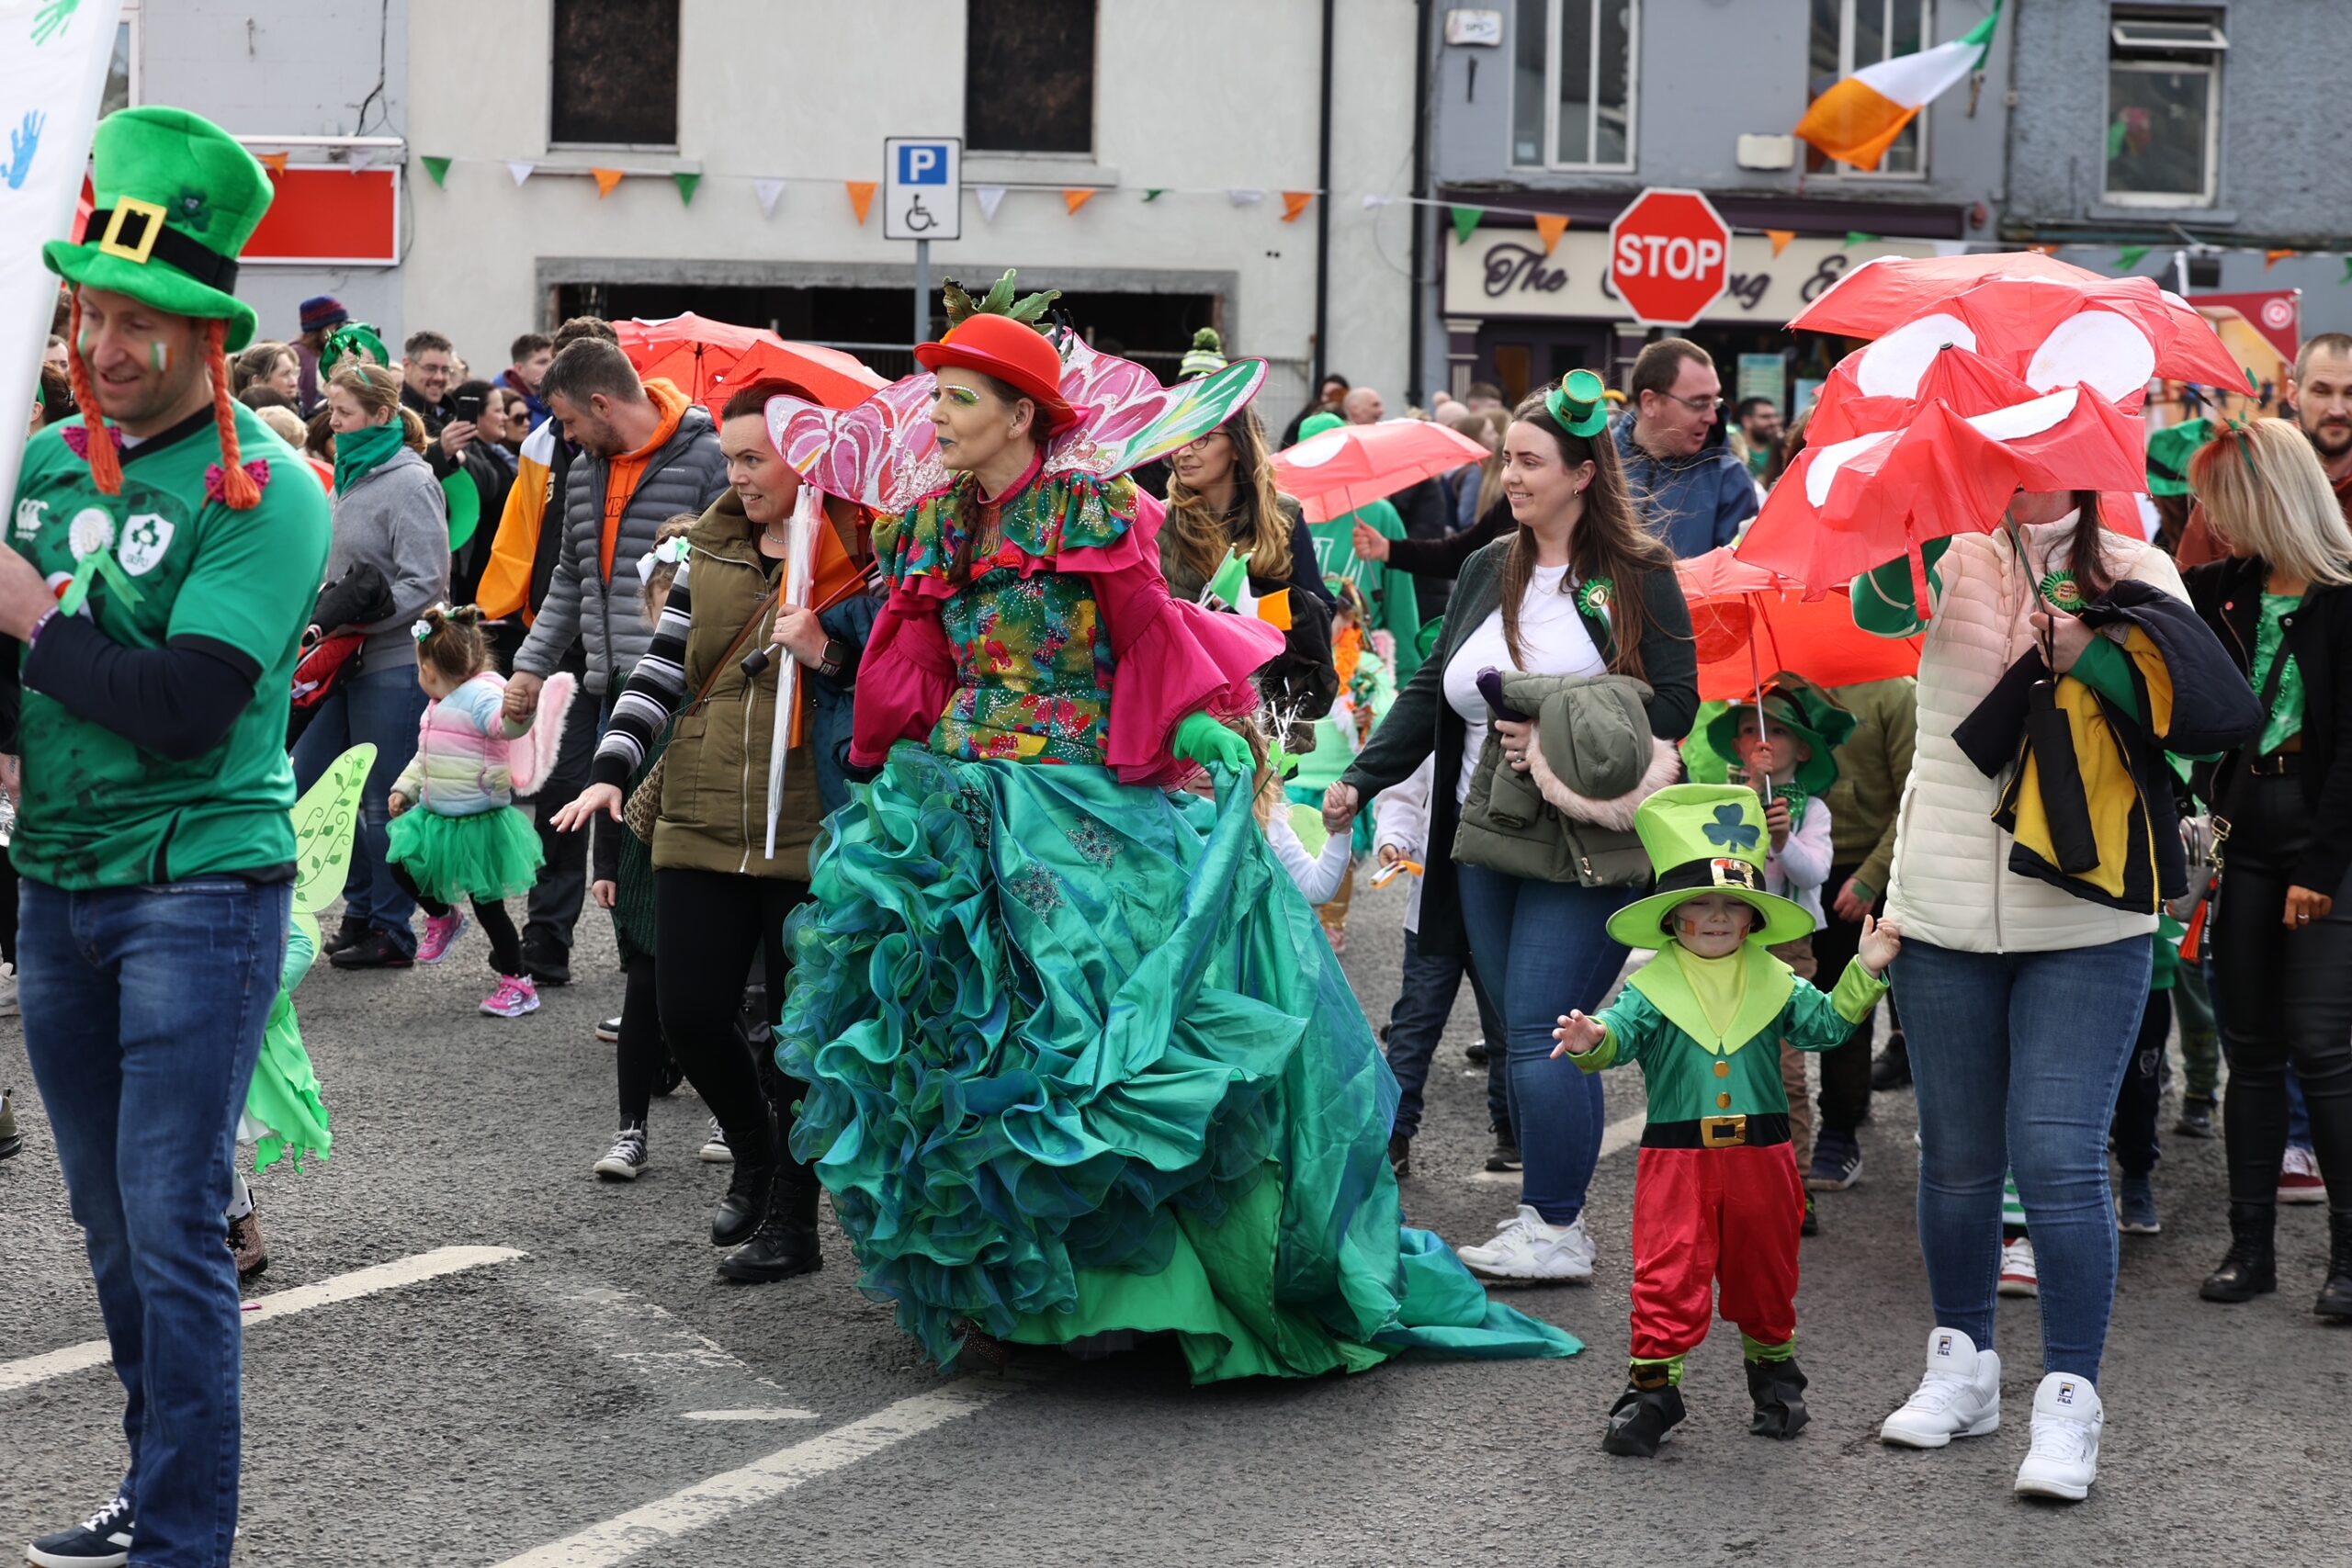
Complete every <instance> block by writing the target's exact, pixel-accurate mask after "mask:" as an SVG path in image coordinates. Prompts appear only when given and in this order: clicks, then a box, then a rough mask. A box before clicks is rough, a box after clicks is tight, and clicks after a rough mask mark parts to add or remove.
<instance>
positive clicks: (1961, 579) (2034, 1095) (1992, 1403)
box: [1854, 491, 2186, 1500]
mask: <svg viewBox="0 0 2352 1568" xmlns="http://www.w3.org/2000/svg"><path fill="white" fill-rule="evenodd" d="M1939 543H1941V544H1942V545H1943V548H1942V549H1941V551H1940V553H1939V551H1938V550H1937V548H1936V547H1934V546H1930V547H1928V551H1927V554H1928V562H1929V570H1928V577H1929V592H1930V595H1931V597H1932V600H1933V608H1934V615H1933V617H1932V618H1931V619H1928V618H1924V617H1922V616H1920V615H1918V614H1917V610H1916V608H1915V606H1914V604H1912V596H1913V589H1912V579H1911V575H1910V566H1909V563H1908V562H1907V561H1896V562H1894V563H1892V564H1891V565H1890V566H1888V567H1883V568H1881V569H1880V570H1877V571H1875V572H1873V573H1871V574H1869V575H1867V576H1865V577H1862V578H1859V579H1857V580H1856V581H1855V583H1854V618H1855V620H1856V621H1857V622H1858V623H1860V625H1861V626H1863V627H1865V628H1866V629H1868V630H1871V631H1875V632H1880V633H1883V634H1886V635H1890V636H1911V635H1917V633H1919V632H1921V631H1923V630H1924V631H1925V632H1926V634H1927V639H1928V640H1927V647H1926V649H1925V651H1924V652H1923V654H1922V656H1921V658H1920V663H1919V724H1918V745H1917V752H1916V755H1915V757H1914V761H1913V763H1912V770H1911V778H1910V782H1909V784H1907V785H1906V786H1905V790H1904V793H1903V804H1902V807H1901V808H1900V814H1899V816H1898V818H1897V828H1896V838H1895V848H1894V876H1893V878H1892V886H1890V887H1889V888H1888V890H1887V918H1888V919H1893V920H1899V921H1900V922H1901V923H1902V926H1903V936H1904V944H1903V956H1902V958H1900V959H1899V960H1897V961H1896V963H1895V965H1894V984H1895V987H1896V995H1897V996H1898V997H1899V998H1901V1000H1902V1007H1903V1021H1904V1025H1905V1032H1907V1034H1908V1036H1909V1040H1910V1047H1911V1069H1912V1074H1913V1077H1914V1079H1915V1081H1916V1082H1917V1086H1918V1094H1919V1244H1920V1250H1921V1251H1922V1252H1923V1253H1924V1254H1925V1256H1926V1259H1927V1266H1928V1292H1929V1295H1930V1296H1931V1298H1932V1300H1933V1304H1934V1307H1935V1314H1936V1328H1935V1331H1934V1333H1933V1334H1932V1335H1931V1336H1930V1337H1929V1338H1928V1371H1927V1375H1926V1377H1925V1379H1924V1380H1923V1381H1922V1382H1920V1384H1919V1387H1918V1390H1917V1392H1916V1393H1913V1394H1912V1396H1911V1398H1910V1400H1909V1402H1908V1403H1906V1404H1905V1405H1904V1406H1903V1407H1902V1408H1901V1409H1900V1410H1897V1411H1896V1412H1895V1413H1894V1415H1893V1416H1889V1417H1888V1418H1887V1421H1886V1424H1885V1426H1884V1427H1883V1428H1882V1429H1881V1431H1880V1436H1881V1438H1883V1439H1884V1440H1885V1441H1887V1442H1890V1443H1896V1444H1901V1445H1904V1446H1907V1447H1913V1448H1942V1447H1943V1446H1944V1445H1945V1444H1947V1443H1949V1442H1950V1441H1951V1439H1952V1438H1957V1437H1977V1436H1981V1435H1983V1434H1985V1433H1988V1432H1991V1431H1992V1430H1994V1429H1995V1428H1996V1427H1997V1426H1998V1425H1999V1424H2000V1400H2001V1385H2000V1359H1999V1358H1998V1357H1997V1356H1996V1354H1995V1353H1994V1351H1993V1347H1992V1341H1993V1322H1994V1302H1995V1294H1994V1289H1995V1276H1996V1269H1997V1259H1998V1258H1999V1255H2000V1250H2001V1181H2002V1175H2003V1172H2004V1171H2005V1170H2008V1169H2013V1170H2014V1171H2015V1173H2016V1176H2017V1184H2018V1192H2019V1194H2020V1195H2021V1196H2022V1197H2023V1199H2024V1201H2025V1208H2026V1213H2027V1215H2028V1217H2029V1218H2030V1221H2031V1224H2032V1227H2033V1240H2034V1247H2035V1251H2036V1253H2037V1255H2038V1261H2039V1264H2040V1269H2041V1320H2042V1343H2043V1351H2042V1363H2043V1369H2044V1372H2045V1375H2044V1377H2043V1378H2042V1380H2041V1386H2040V1388H2039V1389H2038V1391H2037V1392H2036V1394H2035V1398H2034V1407H2033V1441H2032V1448H2031V1451H2030V1453H2029V1454H2028V1455H2027V1457H2026V1460H2025V1462H2024V1464H2023V1466H2022V1468H2020V1469H2019V1471H2018V1479H2017V1490H2018V1491H2019V1492H2023V1493H2030V1494H2034V1495H2043V1496H2053V1497H2061V1498H2065V1499H2069V1500H2072V1499H2077V1498H2080V1497H2082V1496H2084V1495H2086V1493H2087V1492H2088V1490H2089V1487H2090V1484H2091V1482H2092V1480H2093V1478H2094V1477H2095V1476H2096V1474H2097V1472H2098V1434H2099V1427H2100V1425H2101V1423H2102V1421H2103V1415H2102V1413H2101V1409H2100V1405H2099V1397H2098V1364H2099V1355H2100V1352H2101V1350H2102V1349H2103V1348H2104V1346H2105V1343H2106V1338H2107V1325H2108V1314H2109V1308H2110V1307H2111V1306H2112V1304H2113V1302H2114V1296H2115V1269H2116V1230H2115V1216H2114V1213H2113V1211H2112V1209H2111V1208H2110V1207H2109V1203H2110V1199H2109V1191H2108V1175H2107V1134H2108V1124H2109V1120H2110V1119H2111V1117H2112V1116H2113V1113H2114V1110H2115V1096H2116V1090H2117V1087H2118V1085H2119V1084H2120V1081H2121V1077H2122V1073H2123V1068H2124V1064H2125V1061H2126V1059H2127V1058H2128V1057H2129V1055H2131V1045H2132V1041H2133V1039H2134V1037H2135V1034H2136V1032H2137V1030H2138V1026H2139V1021H2140V1014H2141V1011H2142V1010H2143V1007H2144V1005H2145V1003H2146V1000H2147V995H2148V983H2149V970H2150V965H2151V961H2152V954H2153V948H2152V946H2151V943H2150V940H2149V939H2150V936H2151V933H2153V932H2154V930H2155V926H2156V919H2155V916H2154V914H2153V913H2150V914H2145V915H2142V914H2134V913H2130V912H2126V911H2123V910H2119V909H2111V908H2102V907H2101V906H2099V905H2097V904H2093V903H2090V902H2087V901H2086V900H2085V899H2083V898H2079V897H2075V896H2073V895H2072V894H2070V893H2068V892H2066V891H2064V890H2063V889H2061V888H2059V887H2056V886H2052V885H2051V884H2049V883H2047V882H2042V881H2039V880H2036V879H2034V878H2031V877H2027V876H2021V875H2018V874H2016V873H2014V872H2012V871H2010V870H2009V869H2008V862H2009V847H2010V844H2011V842H2012V840H2011V839H2010V836H2009V835H2008V834H2007V833H2006V832H2004V831H2002V830H2001V829H1999V828H1997V827H1996V826H1995V825H1994V822H1993V814H1994V810H1995V807H1996V803H1997V800H1998V797H1999V795H2000V792H2001V789H2002V786H2003V785H2004V784H2006V783H2007V770H2004V771H2003V773H2002V774H2001V775H2000V776H1998V777H1987V776H1986V775H1985V773H1982V772H1981V771H1979V770H1978V768H1977V767H1976V765H1975V764H1974V763H1973V762H1971V761H1969V760H1968V758H1967V757H1966V756H1964V755H1962V751H1961V749H1960V747H1959V745H1958V744H1957V743H1956V742H1955V741H1954V739H1953V731H1954V730H1955V728H1957V727H1958V726H1959V725H1960V724H1961V722H1962V720H1964V719H1965V718H1967V717H1968V716H1969V715H1970V714H1971V713H1973V712H1974V711H1975V709H1976V707H1977V705H1978V704H1980V703H1981V702H1983V701H1984V700H1985V696H1986V695H1987V694H1990V693H1991V692H1992V690H1993V687H1994V685H1995V683H1996V682H1998V681H1999V680H2000V679H2001V677H2002V675H2003V674H2004V673H2006V672H2007V671H2008V669H2009V668H2010V666H2012V665H2013V664H2015V663H2016V662H2017V661H2018V660H2019V659H2021V658H2024V657H2026V656H2027V655H2028V654H2029V653H2030V652H2032V651H2033V650H2034V649H2036V648H2037V647H2041V648H2042V649H2045V650H2046V652H2047V654H2048V656H2049V658H2050V661H2051V662H2052V664H2054V665H2055V667H2056V670H2057V671H2058V672H2059V673H2065V672H2067V671H2074V672H2075V673H2077V674H2081V675H2083V676H2085V678H2086V679H2090V678H2091V676H2092V674H2093V671H2092V668H2091V663H2090V662H2086V663H2085V664H2084V665H2083V666H2082V667H2081V668H2079V669H2077V668H2076V660H2088V661H2093V662H2095V661H2097V660H2103V659H2107V658H2109V657H2114V658H2118V659H2120V652H2119V651H2118V650H2117V649H2116V647H2115V645H2114V644H2112V643H2110V642H2108V641H2107V640H2106V639H2104V638H2094V637H2093V635H2092V633H2091V632H2090V630H2089V628H2087V627H2086V626H2083V624H2082V623H2081V622H2080V621H2078V620H2077V619H2075V616H2074V615H2071V614H2068V613H2066V612H2067V611H2068V610H2069V609H2075V608H2079V607H2080V606H2081V605H2083V604H2086V603H2087V602H2088V601H2091V600H2094V599H2097V598H2098V597H2099V596H2100V595H2101V594H2103V593H2104V592H2106V591H2107V589H2108V587H2109V585H2110V584H2111V583H2112V582H2114V581H2117V580H2119V579H2122V578H2137V579H2139V580H2141V581H2143V582H2146V583H2149V584H2152V585H2153V586H2154V587H2157V588H2159V589H2162V590H2163V591H2164V592H2167V593H2170V594H2173V595H2176V596H2178V597H2181V598H2183V599H2184V600H2185V599H2186V592H2185V591H2184V590H2183V588H2182V586H2181V581H2180V574H2179V573H2178V572H2177V570H2174V567H2173V563H2172V560H2171V558H2169V557H2167V556H2166V555H2165V554H2164V553H2163V552H2162V551H2161V550H2158V549H2156V548H2154V547H2152V546H2150V545H2147V544H2145V543H2143V542H2141V541H2139V540H2137V539H2134V538H2131V537H2130V536H2124V535H2120V534H2117V533H2113V532H2110V531H2108V530H2106V529H2103V528H2102V527H2101V526H2100V525H2099V522H2098V502H2097V497H2096V496H2092V495H2088V494H2072V493H2067V492H2064V491H2061V492H2056V493H2051V494H2028V493H2024V492H2020V493H2019V494H2018V496H2017V498H2016V499H2015V500H2014V501H2013V502H2011V503H2010V507H2009V513H2008V518H2007V521H2006V522H2005V523H2004V524H2003V525H2001V526H2000V527H1999V528H1997V529H1996V531H1994V532H1993V533H1990V534H1970V535H1962V536H1957V537H1954V538H1952V539H1951V540H1949V541H1939ZM2094 683H2095V684H2096V683H2097V682H2094Z"/></svg>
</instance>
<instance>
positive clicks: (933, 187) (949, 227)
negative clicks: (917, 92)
mask: <svg viewBox="0 0 2352 1568" xmlns="http://www.w3.org/2000/svg"><path fill="white" fill-rule="evenodd" d="M963 162H964V144H963V142H962V141H960V140H959V139H957V138H956V137H952V136H893V137H890V138H888V139H886V140H885V141H884V142H883V162H882V169H883V175H884V180H883V193H882V203H883V205H882V232H883V235H884V237H885V238H887V239H892V240H954V239H960V238H961V237H962V232H961V231H962V218H963V206H964V181H963Z"/></svg>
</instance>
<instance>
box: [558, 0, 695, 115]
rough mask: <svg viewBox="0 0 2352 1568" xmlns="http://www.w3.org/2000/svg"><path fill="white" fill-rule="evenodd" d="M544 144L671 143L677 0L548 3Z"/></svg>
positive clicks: (674, 111)
mask: <svg viewBox="0 0 2352 1568" xmlns="http://www.w3.org/2000/svg"><path fill="white" fill-rule="evenodd" d="M549 75H550V91H549V93H548V105H549V113H548V143H549V144H550V145H552V146H558V147H561V146H566V145H570V146H587V147H675V146H676V145H677V144H678V0H555V56H554V63H553V69H552V71H551V72H550V73H549Z"/></svg>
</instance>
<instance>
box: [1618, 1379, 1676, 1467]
mask: <svg viewBox="0 0 2352 1568" xmlns="http://www.w3.org/2000/svg"><path fill="white" fill-rule="evenodd" d="M1681 1420H1682V1391H1681V1390H1680V1389H1679V1388H1677V1387H1676V1386H1675V1385H1674V1384H1672V1383H1670V1382H1668V1381H1667V1371H1666V1368H1665V1367H1664V1366H1663V1365H1661V1364H1659V1363H1657V1362H1655V1361H1653V1362H1648V1363H1645V1364H1643V1365H1639V1366H1636V1367H1635V1368H1634V1376H1633V1381H1631V1382H1628V1383H1627V1384H1626V1385H1625V1392H1624V1393H1621V1394H1619V1395H1618V1396H1617V1403H1616V1404H1612V1405H1611V1406H1610V1407H1609V1430H1608V1431H1606V1432H1604V1433H1603V1434H1601V1438H1600V1447H1601V1449H1602V1450H1603V1451H1605V1452H1608V1453H1612V1454H1623V1455H1624V1456H1625V1457H1626V1458H1628V1459H1651V1458H1655V1457H1656V1456H1657V1446H1658V1445H1659V1444H1660V1443H1662V1442H1664V1441H1666V1434H1667V1432H1668V1430H1669V1429H1670V1428H1672V1427H1676V1426H1679V1424H1680V1423H1681Z"/></svg>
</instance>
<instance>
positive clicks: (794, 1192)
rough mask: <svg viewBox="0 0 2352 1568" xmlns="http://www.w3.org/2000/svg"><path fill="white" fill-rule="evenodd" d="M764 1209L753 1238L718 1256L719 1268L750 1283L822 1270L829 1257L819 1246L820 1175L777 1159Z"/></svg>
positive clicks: (781, 1278) (725, 1273) (759, 1282)
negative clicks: (818, 1199)
mask: <svg viewBox="0 0 2352 1568" xmlns="http://www.w3.org/2000/svg"><path fill="white" fill-rule="evenodd" d="M765 1208H766V1213H765V1214H764V1215H763V1217H762V1219H761V1221H760V1224H759V1228H758V1229H757V1230H754V1231H753V1232H752V1238H751V1239H750V1240H749V1241H747V1242H745V1243H744V1244H743V1245H742V1246H741V1247H737V1248H736V1249H735V1250H734V1251H732V1252H730V1253H729V1254H728V1255H727V1256H726V1257H724V1258H720V1259H719V1260H718V1271H719V1272H720V1273H721V1274H724V1275H726V1276H727V1278H729V1279H730V1280H741V1282H743V1283H744V1284H747V1285H764V1284H766V1283H768V1282H769V1281H771V1280H788V1279H790V1278H791V1277H792V1276H793V1275H795V1274H813V1273H815V1272H816V1271H817V1270H818V1269H822V1268H823V1267H824V1266H825V1259H824V1258H823V1256H822V1255H821V1254H820V1252H819V1251H818V1249H817V1179H816V1178H815V1177H813V1176H811V1175H809V1171H808V1168H807V1167H805V1166H795V1165H793V1164H792V1163H791V1162H790V1161H788V1160H778V1161H777V1162H776V1165H775V1176H774V1177H773V1178H772V1179H770V1180H769V1183H768V1190H767V1202H766V1205H765Z"/></svg>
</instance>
